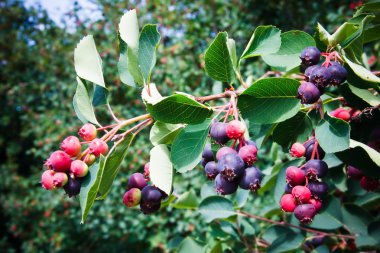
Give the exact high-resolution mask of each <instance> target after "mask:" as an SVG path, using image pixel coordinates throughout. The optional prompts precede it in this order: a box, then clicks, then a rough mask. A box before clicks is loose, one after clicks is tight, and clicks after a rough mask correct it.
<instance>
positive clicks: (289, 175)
mask: <svg viewBox="0 0 380 253" xmlns="http://www.w3.org/2000/svg"><path fill="white" fill-rule="evenodd" d="M305 180H306V176H305V173H304V172H303V171H302V170H301V169H300V168H297V167H295V166H290V167H288V168H287V169H286V181H287V182H288V183H289V184H290V185H291V186H295V185H302V184H304V183H305Z"/></svg>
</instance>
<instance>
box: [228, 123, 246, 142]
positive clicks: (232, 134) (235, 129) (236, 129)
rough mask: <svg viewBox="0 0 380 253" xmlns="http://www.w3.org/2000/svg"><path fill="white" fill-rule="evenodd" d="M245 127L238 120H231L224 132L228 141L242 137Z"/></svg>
mask: <svg viewBox="0 0 380 253" xmlns="http://www.w3.org/2000/svg"><path fill="white" fill-rule="evenodd" d="M245 130H246V127H245V125H244V124H243V123H242V122H241V121H239V120H232V121H230V122H229V123H228V124H227V127H226V132H227V136H228V138H230V139H239V138H241V137H242V136H243V135H244V132H245Z"/></svg>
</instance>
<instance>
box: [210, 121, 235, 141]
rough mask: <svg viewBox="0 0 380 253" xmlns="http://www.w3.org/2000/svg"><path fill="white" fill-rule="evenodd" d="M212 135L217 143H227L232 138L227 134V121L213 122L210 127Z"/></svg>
mask: <svg viewBox="0 0 380 253" xmlns="http://www.w3.org/2000/svg"><path fill="white" fill-rule="evenodd" d="M210 136H211V138H212V139H213V140H214V141H215V142H216V143H219V144H226V143H227V142H228V141H229V140H230V138H228V136H227V123H223V122H215V123H213V124H212V125H211V129H210Z"/></svg>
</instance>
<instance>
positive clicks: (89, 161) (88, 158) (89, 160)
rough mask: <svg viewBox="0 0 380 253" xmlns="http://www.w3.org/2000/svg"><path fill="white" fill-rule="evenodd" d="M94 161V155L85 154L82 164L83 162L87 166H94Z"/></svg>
mask: <svg viewBox="0 0 380 253" xmlns="http://www.w3.org/2000/svg"><path fill="white" fill-rule="evenodd" d="M95 160H96V156H95V155H94V154H87V155H86V157H85V158H84V159H83V162H85V163H86V164H87V165H88V166H91V165H92V164H94V162H95Z"/></svg>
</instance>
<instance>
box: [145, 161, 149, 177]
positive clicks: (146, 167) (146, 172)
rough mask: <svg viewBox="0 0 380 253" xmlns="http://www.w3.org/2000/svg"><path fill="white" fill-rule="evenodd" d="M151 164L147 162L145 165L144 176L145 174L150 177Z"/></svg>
mask: <svg viewBox="0 0 380 253" xmlns="http://www.w3.org/2000/svg"><path fill="white" fill-rule="evenodd" d="M149 164H150V163H146V164H145V165H144V176H145V177H146V178H149V175H150V172H149Z"/></svg>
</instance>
